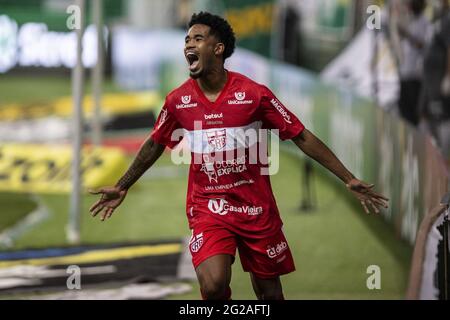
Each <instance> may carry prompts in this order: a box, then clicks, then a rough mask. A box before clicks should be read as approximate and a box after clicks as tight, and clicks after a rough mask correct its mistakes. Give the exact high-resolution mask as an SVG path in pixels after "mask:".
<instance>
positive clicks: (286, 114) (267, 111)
mask: <svg viewBox="0 0 450 320" xmlns="http://www.w3.org/2000/svg"><path fill="white" fill-rule="evenodd" d="M260 90H261V100H260V107H259V110H260V115H261V118H262V121H263V127H264V128H266V129H278V130H279V137H280V139H281V140H286V139H292V138H294V137H296V136H298V135H299V134H300V133H301V132H302V131H303V130H304V129H305V126H304V125H303V123H301V122H300V120H299V119H298V118H297V117H296V116H295V115H294V114H293V113H292V112H291V111H289V110H288V109H287V108H286V107H285V106H284V105H283V104H282V103H281V102H280V100H278V99H277V97H276V96H275V95H274V94H273V93H272V91H270V90H269V89H268V88H267V87H265V86H261V89H260Z"/></svg>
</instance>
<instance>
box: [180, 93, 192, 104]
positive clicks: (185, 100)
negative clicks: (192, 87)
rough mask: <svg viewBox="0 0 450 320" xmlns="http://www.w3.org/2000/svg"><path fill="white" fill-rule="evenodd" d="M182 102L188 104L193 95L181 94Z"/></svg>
mask: <svg viewBox="0 0 450 320" xmlns="http://www.w3.org/2000/svg"><path fill="white" fill-rule="evenodd" d="M181 102H182V103H184V104H188V103H189V102H191V96H190V95H189V96H181Z"/></svg>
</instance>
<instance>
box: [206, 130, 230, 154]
mask: <svg viewBox="0 0 450 320" xmlns="http://www.w3.org/2000/svg"><path fill="white" fill-rule="evenodd" d="M206 136H207V138H208V144H209V146H210V147H211V148H212V149H213V150H214V151H218V150H222V149H223V148H224V147H225V145H226V144H227V133H226V131H225V129H221V130H216V131H210V132H206Z"/></svg>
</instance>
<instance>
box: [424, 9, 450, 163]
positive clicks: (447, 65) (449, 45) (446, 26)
mask: <svg viewBox="0 0 450 320" xmlns="http://www.w3.org/2000/svg"><path fill="white" fill-rule="evenodd" d="M422 87H423V88H422V90H423V91H422V93H423V95H422V109H423V113H424V116H425V119H426V122H427V125H428V126H429V130H430V131H431V133H432V134H433V135H434V136H435V138H436V139H437V141H438V144H439V145H440V146H441V148H442V150H443V152H444V155H445V156H446V157H449V156H450V10H449V4H448V0H441V1H440V8H439V11H438V12H437V17H436V19H435V22H434V24H433V28H432V37H431V42H430V44H429V46H428V47H427V49H426V50H425V56H424V73H423V85H422Z"/></svg>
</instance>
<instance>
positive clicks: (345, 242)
mask: <svg viewBox="0 0 450 320" xmlns="http://www.w3.org/2000/svg"><path fill="white" fill-rule="evenodd" d="M13 81H15V85H13V84H11V83H9V82H8V81H6V80H5V78H2V79H0V91H1V92H2V94H3V92H6V91H7V90H11V91H13V90H16V96H15V98H14V94H13V93H12V92H9V93H8V94H7V95H6V97H7V98H4V97H2V102H4V101H8V102H13V101H14V102H20V101H31V100H29V99H31V98H30V95H31V96H35V98H36V99H37V98H42V99H44V98H48V97H51V96H54V97H56V96H59V95H66V94H69V93H70V87H69V88H68V84H69V82H66V84H65V85H64V84H63V83H62V82H63V81H55V80H49V81H45V82H43V84H42V87H41V90H39V89H38V87H39V85H40V84H39V81H37V80H36V79H35V80H26V81H25V80H20V79H19V78H15V80H13ZM22 83H24V86H25V87H27V88H30V91H28V92H32V93H30V95H28V94H27V95H25V96H23V95H22V96H20V95H18V94H17V87H20V86H22ZM112 87H113V86H110V87H108V88H112ZM46 90H48V92H52V93H51V94H48V95H44V94H43V92H44V91H46ZM18 97H22V98H18ZM3 99H6V100H3ZM300 165H301V160H299V159H298V158H297V157H295V156H293V155H291V154H288V153H286V152H282V153H281V155H280V171H279V172H278V174H276V175H274V176H273V177H272V186H273V189H274V192H275V196H276V199H277V203H278V206H279V208H280V212H281V215H282V218H283V220H284V230H285V234H286V236H287V238H288V241H289V243H290V246H291V250H292V251H293V254H294V258H295V262H296V266H297V271H296V272H294V273H291V274H289V275H286V276H284V277H282V282H283V284H284V293H285V296H286V298H287V299H402V298H403V296H404V292H405V290H406V285H407V277H408V272H409V263H410V257H411V248H410V246H408V245H407V244H405V243H404V242H402V241H400V240H399V239H398V238H396V237H395V236H394V233H393V231H392V229H391V228H390V226H389V225H388V224H386V223H385V222H384V221H383V219H382V218H381V216H374V215H370V216H369V215H366V214H365V213H364V211H363V210H362V208H361V207H359V205H358V203H355V201H354V199H352V198H351V197H350V196H349V193H348V192H347V191H346V190H345V187H344V186H343V185H342V184H340V183H337V182H336V181H335V180H334V179H332V178H331V177H330V176H329V175H328V174H325V173H324V172H323V170H316V173H315V180H314V181H315V188H316V192H317V198H318V208H317V210H316V211H314V212H308V213H303V212H300V210H299V205H300V198H301V187H300V181H301V166H300ZM187 169H188V168H187V167H184V168H179V167H175V166H174V165H172V163H171V161H170V157H169V156H168V155H167V154H165V155H164V156H163V158H162V159H160V160H159V161H158V162H157V164H156V165H155V167H154V172H155V173H158V172H161V171H163V170H174V171H175V172H176V173H177V174H174V175H171V176H169V177H163V176H161V175H156V176H153V177H152V176H148V177H143V178H142V179H141V180H140V181H139V182H138V183H137V184H136V185H135V186H134V187H133V188H132V189H131V190H130V192H129V194H128V196H127V199H126V200H125V202H124V203H123V204H122V206H121V207H120V208H119V209H118V210H117V211H116V212H115V214H114V216H113V217H112V218H111V219H110V220H109V221H106V222H100V220H99V219H93V218H92V217H91V216H90V215H89V213H88V208H89V207H90V205H91V204H92V203H93V202H94V201H95V200H96V199H97V198H96V197H95V196H91V195H87V194H86V195H84V196H83V215H82V224H81V226H82V227H81V230H82V242H83V243H107V242H119V241H132V240H149V239H173V238H180V237H186V236H189V235H190V231H189V230H188V227H187V218H186V215H185V208H184V205H185V192H186V185H187ZM39 198H40V200H41V201H42V202H43V203H44V204H45V205H46V206H47V207H48V209H49V211H50V215H49V217H48V218H47V219H46V220H44V221H42V222H41V223H40V224H38V225H37V226H36V227H35V228H34V229H32V230H29V231H28V232H26V233H25V234H23V235H22V236H21V237H19V238H18V239H17V241H16V243H15V246H14V249H19V248H28V247H47V246H56V245H62V244H67V243H66V239H65V227H66V224H67V216H68V210H69V195H66V196H61V195H39ZM0 206H1V208H2V209H1V214H0V231H1V230H2V229H4V228H5V227H7V226H11V225H12V224H13V223H14V222H17V221H18V220H20V219H21V218H23V216H24V215H25V214H26V213H27V212H29V211H31V210H32V209H33V203H32V202H31V200H30V197H29V196H27V195H17V194H7V193H4V194H0ZM370 265H378V266H379V267H380V268H381V290H369V289H367V287H366V280H367V278H368V276H369V275H368V274H367V273H366V270H367V267H368V266H370ZM192 286H193V291H192V292H191V293H189V294H186V295H182V296H173V297H172V298H174V299H199V291H198V285H197V283H196V282H193V283H192ZM232 290H233V299H254V298H255V297H254V294H253V291H252V288H251V284H250V279H249V277H248V274H246V273H244V272H243V271H242V268H241V266H240V262H239V259H237V260H236V262H235V264H234V267H233V278H232Z"/></svg>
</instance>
